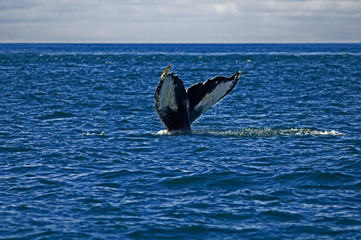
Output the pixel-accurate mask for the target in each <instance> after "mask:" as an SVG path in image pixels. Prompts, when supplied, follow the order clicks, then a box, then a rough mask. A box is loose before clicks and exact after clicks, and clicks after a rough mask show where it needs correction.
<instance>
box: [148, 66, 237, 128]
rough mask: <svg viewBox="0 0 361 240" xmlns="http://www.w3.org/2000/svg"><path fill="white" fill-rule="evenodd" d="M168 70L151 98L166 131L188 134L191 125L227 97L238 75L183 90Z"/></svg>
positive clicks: (215, 79)
mask: <svg viewBox="0 0 361 240" xmlns="http://www.w3.org/2000/svg"><path fill="white" fill-rule="evenodd" d="M170 67H171V65H168V67H167V68H166V69H165V70H164V72H163V74H162V76H161V78H160V81H159V83H158V86H157V89H156V91H155V95H154V103H155V108H156V111H157V113H158V116H159V118H160V119H161V121H162V122H163V124H164V125H165V127H166V129H167V130H168V131H183V132H188V131H190V130H191V126H190V125H191V124H192V122H194V121H195V120H196V119H197V118H198V117H199V116H200V115H201V114H202V113H204V112H205V111H207V110H208V109H209V108H210V107H212V106H213V105H214V104H216V103H217V102H218V101H219V100H221V99H222V98H223V97H224V96H226V95H227V94H228V93H229V92H230V91H231V90H232V89H233V88H234V86H236V83H237V81H238V79H239V77H240V75H241V71H239V72H237V73H235V74H233V75H232V76H230V77H228V78H226V77H221V76H217V77H214V78H212V79H208V80H207V81H205V82H204V83H201V82H199V83H196V84H194V85H193V86H191V87H189V88H188V89H187V90H186V89H185V88H184V85H183V82H182V80H181V79H180V78H179V77H178V75H173V73H172V72H169V69H170Z"/></svg>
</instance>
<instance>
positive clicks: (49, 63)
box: [0, 44, 361, 239]
mask: <svg viewBox="0 0 361 240" xmlns="http://www.w3.org/2000/svg"><path fill="white" fill-rule="evenodd" d="M168 64H171V65H172V68H171V71H173V72H174V73H176V74H178V75H179V77H180V78H181V79H182V80H183V82H184V84H185V86H186V87H189V86H191V85H192V84H194V83H196V82H198V81H205V80H207V78H211V77H214V76H217V75H223V76H230V75H232V74H234V73H235V72H237V71H239V70H241V71H242V76H241V78H240V80H239V81H238V83H237V85H236V87H235V88H234V89H233V90H232V92H230V93H229V94H228V95H227V96H226V97H225V98H224V99H223V100H222V101H221V102H219V103H218V104H217V105H215V106H214V107H213V108H211V109H210V110H209V111H207V112H206V113H204V114H203V115H202V116H201V117H200V118H199V119H198V120H197V121H195V122H194V124H193V125H192V130H193V131H192V132H191V133H187V134H173V135H169V134H165V132H164V131H163V129H164V126H163V125H162V123H161V121H160V120H159V118H158V116H157V114H156V112H155V109H154V99H153V98H154V91H155V88H156V86H157V84H158V81H159V77H160V75H161V74H162V71H163V70H164V68H165V67H166V66H167V65H168ZM0 89H1V95H0V171H1V175H0V216H1V219H0V239H147V238H149V239H360V238H361V44H0Z"/></svg>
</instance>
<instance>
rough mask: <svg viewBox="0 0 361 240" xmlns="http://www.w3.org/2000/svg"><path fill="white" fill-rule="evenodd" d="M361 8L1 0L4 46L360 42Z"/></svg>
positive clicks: (347, 4) (311, 2)
mask: <svg viewBox="0 0 361 240" xmlns="http://www.w3.org/2000/svg"><path fill="white" fill-rule="evenodd" d="M360 12H361V1H359V0H344V1H337V0H287V1H286V0H257V1H248V0H238V1H236V0H233V1H223V0H209V1H202V0H185V1H182V0H173V1H167V0H155V1H146V0H123V1H116V0H78V1H72V0H61V1H46V0H17V1H7V0H0V41H1V42H18V41H22V42H64V41H66V42H359V41H360V39H361V33H360V32H361V31H359V29H361V15H360V14H359V13H360Z"/></svg>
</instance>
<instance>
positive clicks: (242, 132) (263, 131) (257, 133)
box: [193, 128, 345, 137]
mask: <svg viewBox="0 0 361 240" xmlns="http://www.w3.org/2000/svg"><path fill="white" fill-rule="evenodd" d="M193 133H195V134H212V135H218V136H232V137H281V136H306V135H310V136H343V135H345V134H344V133H341V132H338V131H335V130H331V131H325V130H317V129H314V128H290V129H276V128H244V129H237V130H229V131H194V132H193Z"/></svg>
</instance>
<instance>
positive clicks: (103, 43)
mask: <svg viewBox="0 0 361 240" xmlns="http://www.w3.org/2000/svg"><path fill="white" fill-rule="evenodd" d="M0 44H101V45H106V44H109V45H115V44H119V45H120V44H129V45H130V44H133V45H136V44H144V45H145V44H149V45H159V44H169V45H170V44H177V45H188V44H189V45H190V44H193V45H197V44H199V45H201V44H202V45H215V44H220V45H226V44H237V45H241V44H245V45H246V44H254V45H256V44H259V45H262V44H295V45H297V44H361V42H280V43H277V42H259V43H251V42H244V43H242V42H233V43H226V42H214V43H207V42H206V43H202V42H185V43H183V42H174V43H172V42H163V43H162V42H139V43H137V42H135V43H134V42H133V43H132V42H0Z"/></svg>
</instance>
